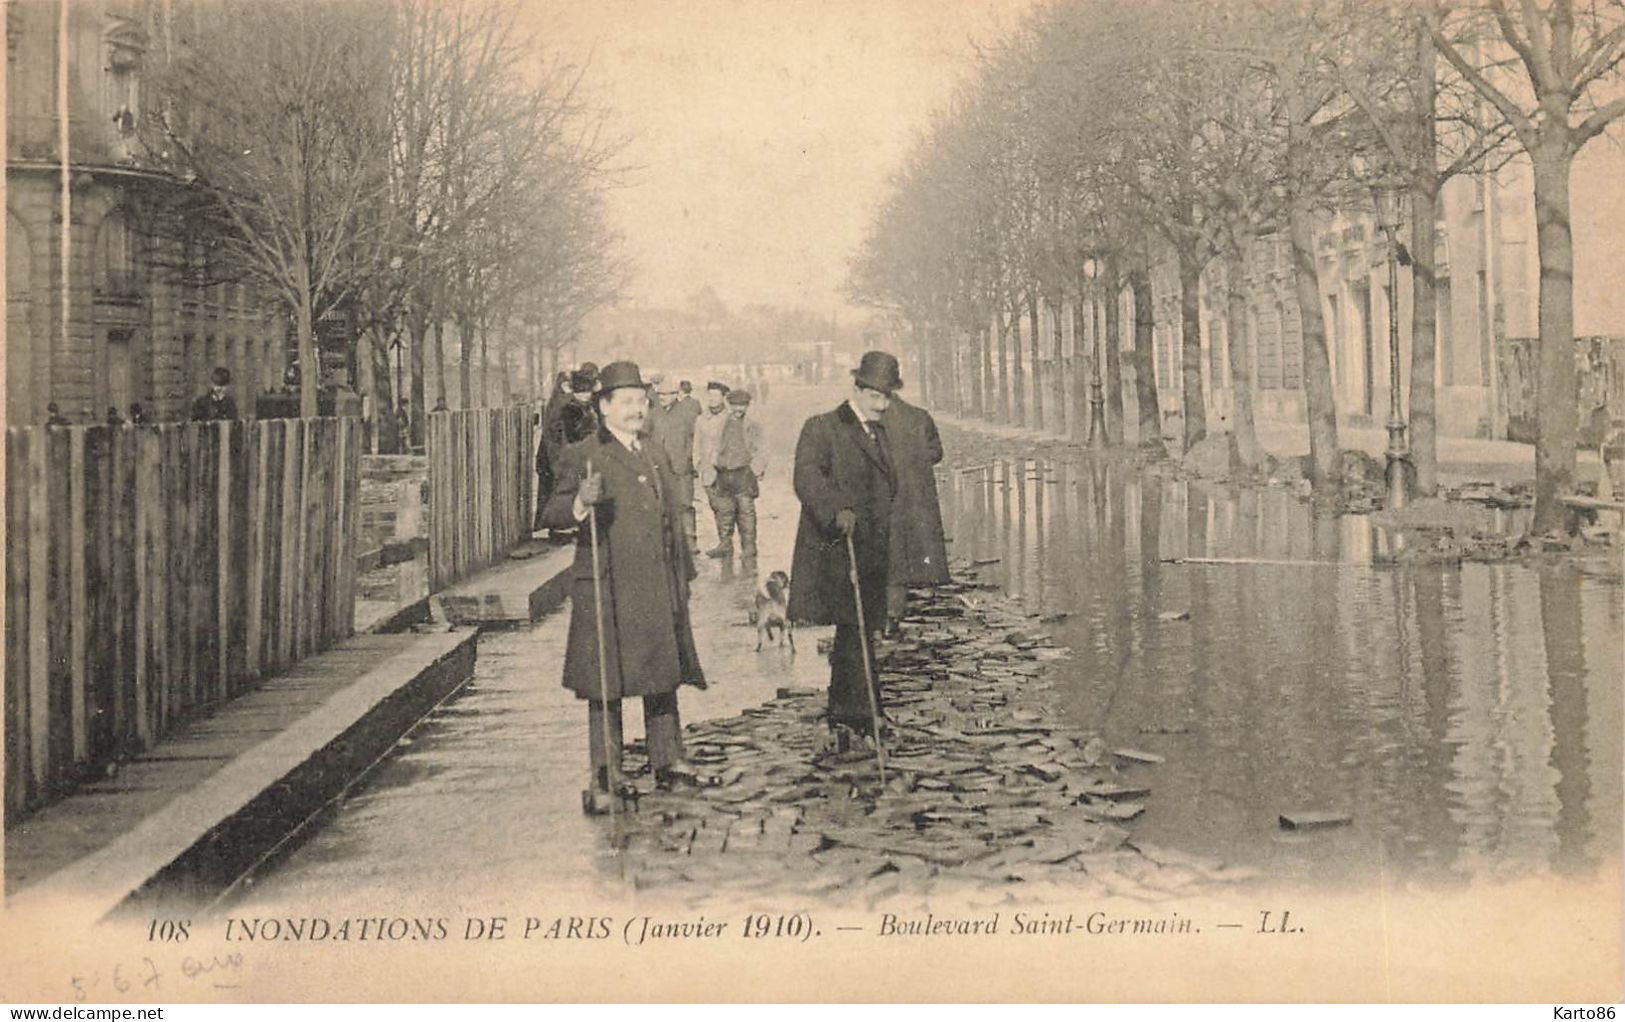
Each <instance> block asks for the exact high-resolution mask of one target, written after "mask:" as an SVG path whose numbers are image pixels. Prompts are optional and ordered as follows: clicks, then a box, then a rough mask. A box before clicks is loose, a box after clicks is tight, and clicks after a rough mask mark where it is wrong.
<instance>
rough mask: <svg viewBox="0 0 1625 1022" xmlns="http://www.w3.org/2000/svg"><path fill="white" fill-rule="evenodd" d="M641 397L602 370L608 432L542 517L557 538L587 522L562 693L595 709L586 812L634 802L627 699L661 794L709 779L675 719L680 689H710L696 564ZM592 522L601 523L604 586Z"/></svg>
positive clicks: (574, 463)
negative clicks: (698, 630) (700, 635)
mask: <svg viewBox="0 0 1625 1022" xmlns="http://www.w3.org/2000/svg"><path fill="white" fill-rule="evenodd" d="M644 388H645V384H644V382H643V379H642V378H641V376H640V375H639V372H638V367H637V365H636V364H635V363H632V362H612V363H610V364H609V365H606V366H605V367H604V368H603V370H602V372H601V373H600V374H599V377H598V390H597V393H596V394H595V395H594V402H595V403H596V405H597V408H598V422H599V423H600V426H599V428H598V429H597V430H596V431H595V432H594V434H593V435H592V436H589V437H588V438H587V439H585V440H583V441H581V442H580V443H577V444H574V445H571V446H570V447H567V448H565V449H564V451H563V452H562V455H561V457H560V459H559V463H558V466H557V469H558V475H557V481H556V483H555V485H554V488H553V493H552V495H551V496H550V497H549V498H548V502H547V507H546V508H545V510H544V513H543V521H544V523H545V524H546V525H547V526H548V527H549V528H552V529H564V528H571V527H575V526H576V525H577V524H578V523H581V524H582V527H581V529H580V538H579V540H578V541H577V544H576V557H575V567H574V569H573V571H572V578H573V582H572V583H571V589H570V632H569V639H568V642H567V645H566V648H565V654H564V686H565V687H566V688H568V689H570V690H571V691H572V692H574V693H575V694H576V695H577V696H579V697H581V698H582V699H585V700H587V720H588V725H589V727H588V752H589V756H590V760H591V764H592V780H591V783H590V784H589V786H588V789H587V791H586V792H584V793H583V796H582V806H583V808H584V809H585V810H586V811H587V812H589V813H598V812H602V811H605V810H607V808H608V804H609V803H608V801H607V800H608V799H610V798H615V797H622V796H625V795H629V794H630V789H629V788H628V785H627V782H626V781H625V780H624V779H623V777H622V774H621V751H622V749H621V746H622V741H621V726H622V718H621V700H622V699H624V698H626V697H628V696H641V697H642V699H643V721H644V730H645V732H646V734H647V736H648V738H647V742H648V749H649V763H650V766H651V767H653V769H654V776H655V782H656V784H657V785H659V786H660V787H662V788H670V787H672V786H674V785H676V784H698V783H706V782H707V781H708V778H706V777H705V776H704V775H702V774H701V773H700V772H699V771H698V770H697V769H696V768H695V767H694V766H693V765H692V764H690V763H689V761H688V759H687V757H686V756H685V755H684V753H683V740H682V726H681V723H680V722H679V720H678V715H677V689H678V687H679V686H680V685H694V686H696V687H698V688H704V687H705V673H704V672H703V671H702V670H701V669H700V661H699V654H698V652H697V651H696V650H695V646H694V634H693V631H692V629H691V627H690V624H689V617H688V584H689V582H690V581H691V580H692V579H693V578H694V575H695V571H694V561H693V556H692V554H691V552H690V550H689V545H688V540H687V537H686V536H685V535H684V534H683V516H682V508H681V506H680V504H679V498H678V485H677V478H676V476H675V475H674V473H673V472H672V468H671V465H670V464H669V463H668V461H667V458H666V454H665V451H664V450H663V449H662V448H661V447H660V445H658V444H655V443H652V442H650V443H645V442H643V441H642V440H640V439H639V437H638V433H639V431H640V430H641V428H642V426H643V423H644V419H645V418H646V416H647V414H648V407H649V403H648V398H647V396H646V393H645V389H644ZM588 516H593V517H594V518H595V520H596V523H597V533H598V557H597V565H596V570H597V579H596V586H595V581H594V570H595V565H594V557H593V547H592V537H591V533H590V530H589V529H588V528H587V526H586V524H585V523H586V521H587V518H588ZM600 597H601V598H600ZM600 627H601V628H602V631H603V635H602V638H601V639H600V635H599V630H600ZM600 642H601V643H602V646H601V647H600ZM600 648H602V649H603V650H604V661H603V669H604V675H603V677H601V676H600V673H599V649H600ZM606 686H607V688H608V692H607V697H608V698H607V701H606V699H605V696H606V693H605V692H604V691H603V689H604V688H605V687H606ZM606 730H607V732H608V737H607V739H606V736H605V732H606Z"/></svg>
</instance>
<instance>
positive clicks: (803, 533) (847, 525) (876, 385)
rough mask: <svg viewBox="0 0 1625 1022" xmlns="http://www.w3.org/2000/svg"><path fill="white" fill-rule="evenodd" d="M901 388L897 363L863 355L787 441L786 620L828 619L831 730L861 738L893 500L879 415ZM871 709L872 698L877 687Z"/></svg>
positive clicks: (867, 720)
mask: <svg viewBox="0 0 1625 1022" xmlns="http://www.w3.org/2000/svg"><path fill="white" fill-rule="evenodd" d="M902 385H903V379H902V376H901V375H900V374H899V372H898V367H897V359H896V358H895V357H893V356H892V355H889V354H887V353H886V352H884V351H870V352H865V353H864V355H863V358H862V360H861V361H860V362H859V363H858V368H857V369H855V370H854V371H853V373H852V390H851V392H850V394H849V395H848V396H847V399H846V400H845V401H843V402H841V404H840V405H839V406H837V407H836V408H834V409H833V410H831V411H828V412H824V413H822V414H820V415H815V416H813V417H812V418H810V419H808V420H807V422H806V423H805V424H804V425H803V426H802V427H801V439H800V440H799V441H797V443H796V461H795V490H796V496H797V497H798V498H799V499H800V500H801V520H800V522H799V523H798V525H797V527H796V547H795V556H794V558H793V559H792V561H791V572H790V577H791V578H792V579H794V580H795V584H794V585H793V586H792V587H791V590H790V617H791V619H792V620H794V621H798V622H806V623H809V624H819V625H822V624H833V625H834V626H835V645H834V648H833V650H832V651H831V653H830V676H829V717H828V722H829V726H830V728H831V730H834V731H837V732H838V731H839V730H840V729H843V728H844V729H850V730H851V731H852V732H854V733H856V734H857V735H867V734H869V733H870V728H871V726H874V727H878V726H879V723H880V722H879V721H872V720H871V715H870V704H869V695H868V694H867V693H866V692H865V676H866V672H865V671H864V657H865V655H866V653H867V652H868V650H869V643H870V637H869V636H868V635H867V634H865V632H866V631H867V630H868V629H877V628H880V627H881V626H882V624H883V623H884V621H885V617H886V578H887V567H886V566H887V557H888V549H889V532H890V528H891V520H892V502H893V500H894V499H895V497H896V493H897V471H896V468H895V467H894V465H893V458H892V453H891V444H890V442H889V441H888V440H887V438H886V431H885V427H884V426H883V425H882V424H881V421H880V420H881V415H882V413H884V412H885V410H886V406H887V405H888V404H890V402H891V396H892V394H893V393H895V392H896V391H897V390H898V389H899V388H900V387H902ZM849 536H850V537H851V539H852V546H853V548H854V549H855V551H856V559H857V575H858V586H859V589H860V591H861V593H862V600H863V624H864V627H862V628H860V627H859V624H858V614H857V609H856V604H855V602H854V596H853V592H852V583H851V579H850V577H849V572H850V570H851V560H850V558H849V556H848V552H847V542H846V541H847V537H849ZM873 692H874V700H875V705H876V706H877V707H878V706H879V705H880V704H881V698H880V692H879V690H878V687H876V688H875V689H874V690H873Z"/></svg>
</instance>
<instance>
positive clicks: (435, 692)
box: [5, 548, 571, 918]
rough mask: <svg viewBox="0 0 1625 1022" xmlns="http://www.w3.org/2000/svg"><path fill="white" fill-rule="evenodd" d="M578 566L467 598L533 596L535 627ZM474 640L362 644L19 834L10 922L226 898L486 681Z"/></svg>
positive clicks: (171, 741)
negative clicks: (451, 703)
mask: <svg viewBox="0 0 1625 1022" xmlns="http://www.w3.org/2000/svg"><path fill="white" fill-rule="evenodd" d="M570 552H571V551H570V550H569V549H568V548H548V549H544V550H543V551H542V552H541V553H540V554H539V555H538V556H534V557H529V558H526V559H523V560H513V561H509V562H506V563H503V564H499V565H497V566H495V567H493V568H491V569H488V570H487V571H485V572H482V573H480V574H479V575H477V576H475V577H474V578H472V579H469V580H467V581H465V582H463V583H460V584H459V585H458V586H457V587H455V591H456V592H458V593H461V594H463V598H464V599H465V600H467V601H469V602H470V603H471V604H473V605H475V606H492V605H496V606H503V605H505V603H504V600H506V602H507V603H508V604H512V603H514V602H515V601H514V599H513V598H512V594H513V593H514V592H517V591H518V590H519V589H525V592H524V594H523V599H522V600H519V601H518V605H519V606H522V607H523V608H524V612H525V616H526V618H527V619H528V618H529V617H530V616H531V614H532V612H533V611H534V612H536V613H538V614H539V613H545V612H546V611H547V610H548V609H551V607H552V606H556V605H557V603H558V601H559V599H560V598H562V596H563V587H562V585H561V584H560V582H559V579H561V578H562V577H563V575H564V573H565V572H566V571H567V570H568V567H569V563H570ZM482 592H489V593H491V594H495V596H494V597H493V598H490V599H486V598H482V596H481V593H482ZM435 602H436V603H438V602H439V601H438V598H436V600H435ZM380 623H381V622H380ZM358 626H359V622H358ZM477 635H478V630H477V629H476V628H461V629H455V630H454V629H452V628H451V627H449V626H447V625H446V624H439V625H432V624H431V625H429V626H426V627H425V628H424V629H423V631H421V632H410V631H409V632H404V633H399V634H367V633H361V634H357V635H356V636H355V637H353V638H351V639H349V640H347V641H345V642H343V643H341V644H339V645H338V646H337V647H336V648H334V649H332V650H329V651H327V652H325V653H322V654H320V655H317V656H315V657H311V658H309V659H307V660H304V661H301V662H300V663H298V664H296V665H294V666H293V667H292V668H290V669H289V670H288V671H287V672H285V673H283V674H281V675H278V676H276V677H274V678H270V679H268V680H267V681H266V682H265V683H264V684H263V685H262V686H261V687H260V688H258V689H256V690H254V691H253V692H250V693H247V694H244V695H243V696H241V697H239V698H237V699H235V700H232V701H231V702H229V703H227V704H225V705H223V706H221V707H219V708H218V709H217V710H216V711H215V712H214V713H212V714H210V715H209V716H207V717H204V718H201V719H199V720H196V721H193V722H191V723H190V724H188V725H187V726H185V727H183V728H182V729H180V730H179V731H178V732H177V733H175V734H174V735H172V736H170V737H168V738H166V739H164V740H163V741H161V742H159V743H157V744H156V745H155V746H154V747H153V748H151V749H149V750H147V751H146V752H145V753H143V754H141V755H140V756H138V757H136V758H135V759H134V760H132V761H131V762H128V763H126V764H123V765H122V767H121V768H120V769H119V770H118V771H117V772H116V773H115V774H113V775H111V776H109V777H107V778H106V779H104V780H97V781H94V782H91V783H87V784H86V785H84V786H83V787H81V788H80V789H79V790H77V791H76V792H75V793H74V794H72V795H70V796H68V797H66V798H64V799H62V800H60V801H58V802H55V803H52V804H51V805H49V806H46V807H44V808H43V809H41V810H39V811H38V812H36V813H33V814H31V815H30V816H28V817H27V818H26V819H23V820H21V821H18V822H16V823H15V824H13V825H12V826H10V827H8V828H7V830H6V834H5V892H6V898H7V905H6V908H7V910H8V911H10V912H15V913H23V914H26V913H29V912H32V911H39V912H41V913H52V914H53V918H57V917H58V916H59V915H60V912H61V909H62V906H63V905H65V904H71V905H73V906H74V910H75V911H78V912H82V913H84V914H85V915H86V916H87V917H89V918H102V917H104V916H106V915H108V914H110V913H113V912H115V911H117V910H121V909H127V908H129V907H130V906H132V905H134V904H139V905H141V906H142V908H144V909H146V910H149V911H150V910H151V909H152V908H154V906H155V904H158V903H161V902H162V901H164V900H165V899H171V898H181V899H185V900H188V901H193V900H196V899H198V898H204V899H206V898H208V897H212V896H214V895H216V894H218V893H220V892H221V891H222V890H223V889H224V888H225V887H227V886H228V885H230V884H231V883H232V882H234V881H235V880H236V879H237V878H238V877H239V876H241V875H242V874H243V873H244V872H245V871H246V870H248V869H249V868H250V867H252V866H253V865H254V864H255V863H256V862H258V861H260V860H261V859H262V858H264V857H265V856H266V855H267V854H268V853H271V852H272V851H273V850H274V849H275V848H276V847H277V846H278V845H280V844H281V843H282V842H283V841H284V840H285V839H286V838H287V837H288V836H289V835H290V834H291V833H293V832H294V831H295V830H296V829H297V828H298V827H299V826H300V825H301V824H303V823H304V821H305V820H307V819H308V818H309V817H310V816H311V815H312V814H313V813H315V812H316V811H318V810H319V809H321V807H322V806H323V805H325V804H326V803H327V802H328V801H330V800H331V799H333V798H334V797H335V796H337V795H338V794H339V793H340V792H342V791H343V790H344V788H345V787H347V786H348V785H349V784H350V783H351V782H352V781H354V780H355V779H356V778H357V777H358V776H359V775H360V774H361V773H362V772H363V771H364V770H366V769H367V768H368V767H369V766H370V765H371V764H372V763H373V762H375V761H376V760H377V759H378V758H379V757H380V756H382V755H384V754H385V753H386V752H388V751H389V750H390V749H391V748H392V747H393V746H394V744H395V743H396V741H397V740H398V739H399V738H400V737H401V735H403V734H404V733H405V732H406V731H407V730H408V729H409V728H411V726H412V725H413V724H415V723H416V722H417V721H418V720H419V719H421V718H422V717H423V715H424V714H426V713H428V712H429V711H430V710H431V709H433V707H434V706H436V705H437V704H439V703H440V702H441V701H443V700H444V699H445V698H446V697H447V696H448V695H450V694H451V693H452V692H454V691H456V689H457V688H458V687H460V686H462V685H463V684H464V683H466V682H467V681H468V680H469V679H470V678H472V677H473V675H474V664H475V657H476V646H475V642H476V637H477Z"/></svg>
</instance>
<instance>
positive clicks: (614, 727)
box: [587, 699, 626, 791]
mask: <svg viewBox="0 0 1625 1022" xmlns="http://www.w3.org/2000/svg"><path fill="white" fill-rule="evenodd" d="M606 724H607V727H608V730H609V744H608V745H607V746H606V745H605V740H604V731H605V727H606ZM621 725H622V715H621V701H620V700H619V699H612V700H610V701H609V704H608V706H607V707H606V706H605V704H604V703H602V702H600V701H599V700H597V699H589V700H587V754H588V758H589V760H590V761H591V763H592V776H593V778H594V779H595V780H596V782H597V784H598V787H599V788H600V789H601V790H603V791H608V790H609V774H611V773H613V774H615V775H617V776H619V774H620V772H621V750H622V747H623V746H624V745H625V744H626V743H625V742H624V741H623V740H622V738H621ZM606 767H607V768H608V769H607V770H606V769H605V768H606Z"/></svg>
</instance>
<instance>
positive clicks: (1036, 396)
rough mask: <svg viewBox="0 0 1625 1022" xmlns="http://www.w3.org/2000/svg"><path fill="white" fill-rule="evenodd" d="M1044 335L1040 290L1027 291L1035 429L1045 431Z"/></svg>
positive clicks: (1034, 288) (1028, 342)
mask: <svg viewBox="0 0 1625 1022" xmlns="http://www.w3.org/2000/svg"><path fill="white" fill-rule="evenodd" d="M1042 345H1043V333H1042V331H1040V330H1039V329H1038V288H1037V287H1032V288H1029V289H1028V290H1027V348H1028V350H1029V351H1031V352H1032V363H1033V428H1034V429H1036V430H1038V431H1039V432H1043V430H1044V372H1043V369H1042V362H1041V361H1040V358H1039V356H1040V355H1041V354H1042V352H1041V351H1040V350H1039V349H1040V347H1041V346H1042Z"/></svg>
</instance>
